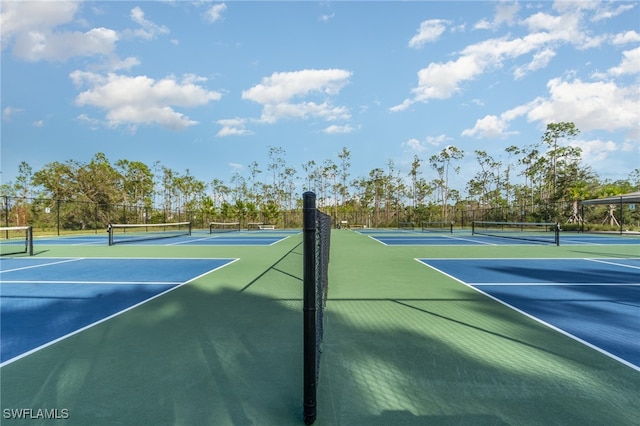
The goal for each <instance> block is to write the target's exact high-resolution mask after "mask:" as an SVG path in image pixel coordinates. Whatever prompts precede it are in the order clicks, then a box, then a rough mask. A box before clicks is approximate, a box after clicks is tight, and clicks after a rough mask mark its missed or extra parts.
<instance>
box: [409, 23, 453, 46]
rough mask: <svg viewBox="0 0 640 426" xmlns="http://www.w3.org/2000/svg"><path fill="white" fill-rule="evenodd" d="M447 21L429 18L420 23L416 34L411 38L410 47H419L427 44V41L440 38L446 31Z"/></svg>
mask: <svg viewBox="0 0 640 426" xmlns="http://www.w3.org/2000/svg"><path fill="white" fill-rule="evenodd" d="M447 23H448V22H447V21H444V20H442V19H429V20H426V21H422V22H421V23H420V28H419V29H418V31H417V33H416V35H414V36H413V37H412V38H411V40H409V47H413V48H419V47H422V46H424V45H425V43H429V42H434V41H436V40H438V38H440V36H441V35H442V33H444V32H445V30H446V27H445V24H447Z"/></svg>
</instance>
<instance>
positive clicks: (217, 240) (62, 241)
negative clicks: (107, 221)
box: [34, 231, 300, 251]
mask: <svg viewBox="0 0 640 426" xmlns="http://www.w3.org/2000/svg"><path fill="white" fill-rule="evenodd" d="M267 232H268V233H267ZM294 232H295V233H299V232H300V231H294ZM290 235H292V232H287V231H262V232H234V233H226V234H209V233H205V232H194V233H193V234H192V235H184V236H175V237H171V238H156V239H153V238H151V239H147V238H143V237H141V238H140V239H139V240H133V241H123V242H121V243H116V245H120V244H121V245H138V246H140V245H144V246H270V245H273V244H276V243H278V242H280V241H282V240H284V239H285V238H288V237H289V236H290ZM108 244H109V239H108V236H107V234H106V233H104V234H96V235H80V236H61V237H44V238H37V239H35V240H34V247H35V250H36V251H37V248H38V246H40V245H55V246H58V245H64V246H87V245H94V246H101V245H105V246H106V245H108Z"/></svg>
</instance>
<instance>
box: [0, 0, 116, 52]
mask: <svg viewBox="0 0 640 426" xmlns="http://www.w3.org/2000/svg"><path fill="white" fill-rule="evenodd" d="M78 6H79V3H78V2H66V1H35V2H17V1H16V2H14V1H11V2H3V3H2V14H1V15H0V21H1V25H0V28H1V36H2V48H3V49H5V48H7V47H8V46H12V53H13V54H14V55H15V56H16V57H18V58H20V59H24V60H27V61H41V60H47V61H66V60H67V59H69V58H72V57H75V56H95V55H111V54H113V52H114V51H115V44H116V42H117V41H118V34H117V33H116V32H115V31H114V30H111V29H108V28H92V29H90V30H88V31H86V32H80V31H56V28H57V27H59V26H61V25H64V24H67V23H70V22H72V21H73V20H74V17H75V14H76V12H77V10H78Z"/></svg>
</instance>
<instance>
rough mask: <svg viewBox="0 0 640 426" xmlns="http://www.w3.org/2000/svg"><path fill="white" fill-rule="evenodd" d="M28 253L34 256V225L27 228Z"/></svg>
mask: <svg viewBox="0 0 640 426" xmlns="http://www.w3.org/2000/svg"><path fill="white" fill-rule="evenodd" d="M26 238H27V254H28V255H29V256H33V227H32V226H29V227H28V228H27V237H26Z"/></svg>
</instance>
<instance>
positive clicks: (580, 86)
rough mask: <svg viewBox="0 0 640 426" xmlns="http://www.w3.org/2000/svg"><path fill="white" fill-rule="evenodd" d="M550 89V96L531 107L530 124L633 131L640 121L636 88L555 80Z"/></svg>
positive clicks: (605, 83)
mask: <svg viewBox="0 0 640 426" xmlns="http://www.w3.org/2000/svg"><path fill="white" fill-rule="evenodd" d="M547 88H548V89H549V97H548V98H547V99H541V100H539V101H538V102H536V104H535V105H533V106H532V108H531V110H530V111H529V112H528V114H527V118H528V119H529V121H540V122H542V123H550V122H562V121H569V122H573V123H575V125H576V127H578V128H579V129H581V130H584V131H588V130H607V131H616V130H627V131H633V129H637V127H638V123H639V122H640V102H639V101H638V99H640V88H638V87H637V86H636V85H630V86H628V87H625V86H618V85H617V84H616V83H615V82H611V81H609V82H592V83H590V82H583V81H581V80H579V79H576V80H573V81H563V80H561V79H559V78H556V79H553V80H551V81H549V83H548V84H547Z"/></svg>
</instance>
